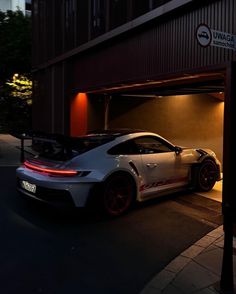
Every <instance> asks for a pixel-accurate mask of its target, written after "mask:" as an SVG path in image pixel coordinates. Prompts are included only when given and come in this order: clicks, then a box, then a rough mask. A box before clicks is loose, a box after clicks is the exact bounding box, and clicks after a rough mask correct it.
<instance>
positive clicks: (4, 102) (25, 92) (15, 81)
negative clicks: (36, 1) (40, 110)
mask: <svg viewBox="0 0 236 294" xmlns="http://www.w3.org/2000/svg"><path fill="white" fill-rule="evenodd" d="M16 73H17V74H16ZM31 96H32V82H31V18H30V17H29V16H25V15H24V14H23V13H22V12H21V11H19V10H18V11H7V12H2V11H0V132H9V131H14V130H17V131H21V130H24V129H29V128H31V102H32V100H31V98H32V97H31Z"/></svg>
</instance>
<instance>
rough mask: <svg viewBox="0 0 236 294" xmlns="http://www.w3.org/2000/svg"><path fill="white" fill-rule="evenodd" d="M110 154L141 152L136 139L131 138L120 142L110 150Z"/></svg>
mask: <svg viewBox="0 0 236 294" xmlns="http://www.w3.org/2000/svg"><path fill="white" fill-rule="evenodd" d="M108 153H109V154H112V155H128V154H129V155H131V154H139V151H138V149H137V146H136V144H135V143H134V140H129V141H127V142H124V143H121V144H118V145H116V146H114V147H112V148H111V149H110V150H109V151H108Z"/></svg>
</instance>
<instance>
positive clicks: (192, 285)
mask: <svg viewBox="0 0 236 294" xmlns="http://www.w3.org/2000/svg"><path fill="white" fill-rule="evenodd" d="M223 239H224V234H223V226H220V227H218V228H217V229H215V230H213V231H212V232H210V233H209V234H207V235H206V236H205V237H203V238H202V239H200V240H199V241H198V242H196V243H195V244H194V245H192V246H191V247H189V248H188V249H187V250H186V251H184V252H182V253H181V254H180V255H179V256H178V257H176V258H175V259H174V260H173V261H172V262H171V263H169V264H168V265H167V266H166V267H165V268H164V269H163V270H162V271H161V272H160V273H158V274H157V275H156V276H155V277H154V278H153V279H152V280H151V281H150V282H149V283H148V284H147V285H146V287H145V288H144V289H143V291H142V292H141V293H140V294H160V293H161V294H191V293H195V294H214V293H220V291H219V290H218V289H219V282H220V276H221V266H222V257H223V245H224V244H223ZM233 246H234V255H233V263H234V283H235V281H236V272H235V270H236V239H235V238H234V241H233Z"/></svg>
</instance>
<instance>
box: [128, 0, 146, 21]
mask: <svg viewBox="0 0 236 294" xmlns="http://www.w3.org/2000/svg"><path fill="white" fill-rule="evenodd" d="M149 2H150V1H137V0H133V2H132V10H133V18H136V17H138V16H140V15H142V14H145V13H147V12H148V11H149V10H150V3H149Z"/></svg>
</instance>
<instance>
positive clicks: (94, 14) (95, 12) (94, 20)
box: [91, 0, 106, 39]
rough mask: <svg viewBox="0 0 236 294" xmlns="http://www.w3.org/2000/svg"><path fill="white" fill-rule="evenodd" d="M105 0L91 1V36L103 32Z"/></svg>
mask: <svg viewBox="0 0 236 294" xmlns="http://www.w3.org/2000/svg"><path fill="white" fill-rule="evenodd" d="M105 14H106V13H105V1H104V0H92V1H91V38H92V39H93V38H95V37H97V36H99V35H101V34H104V33H105V29H106V25H105Z"/></svg>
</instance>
